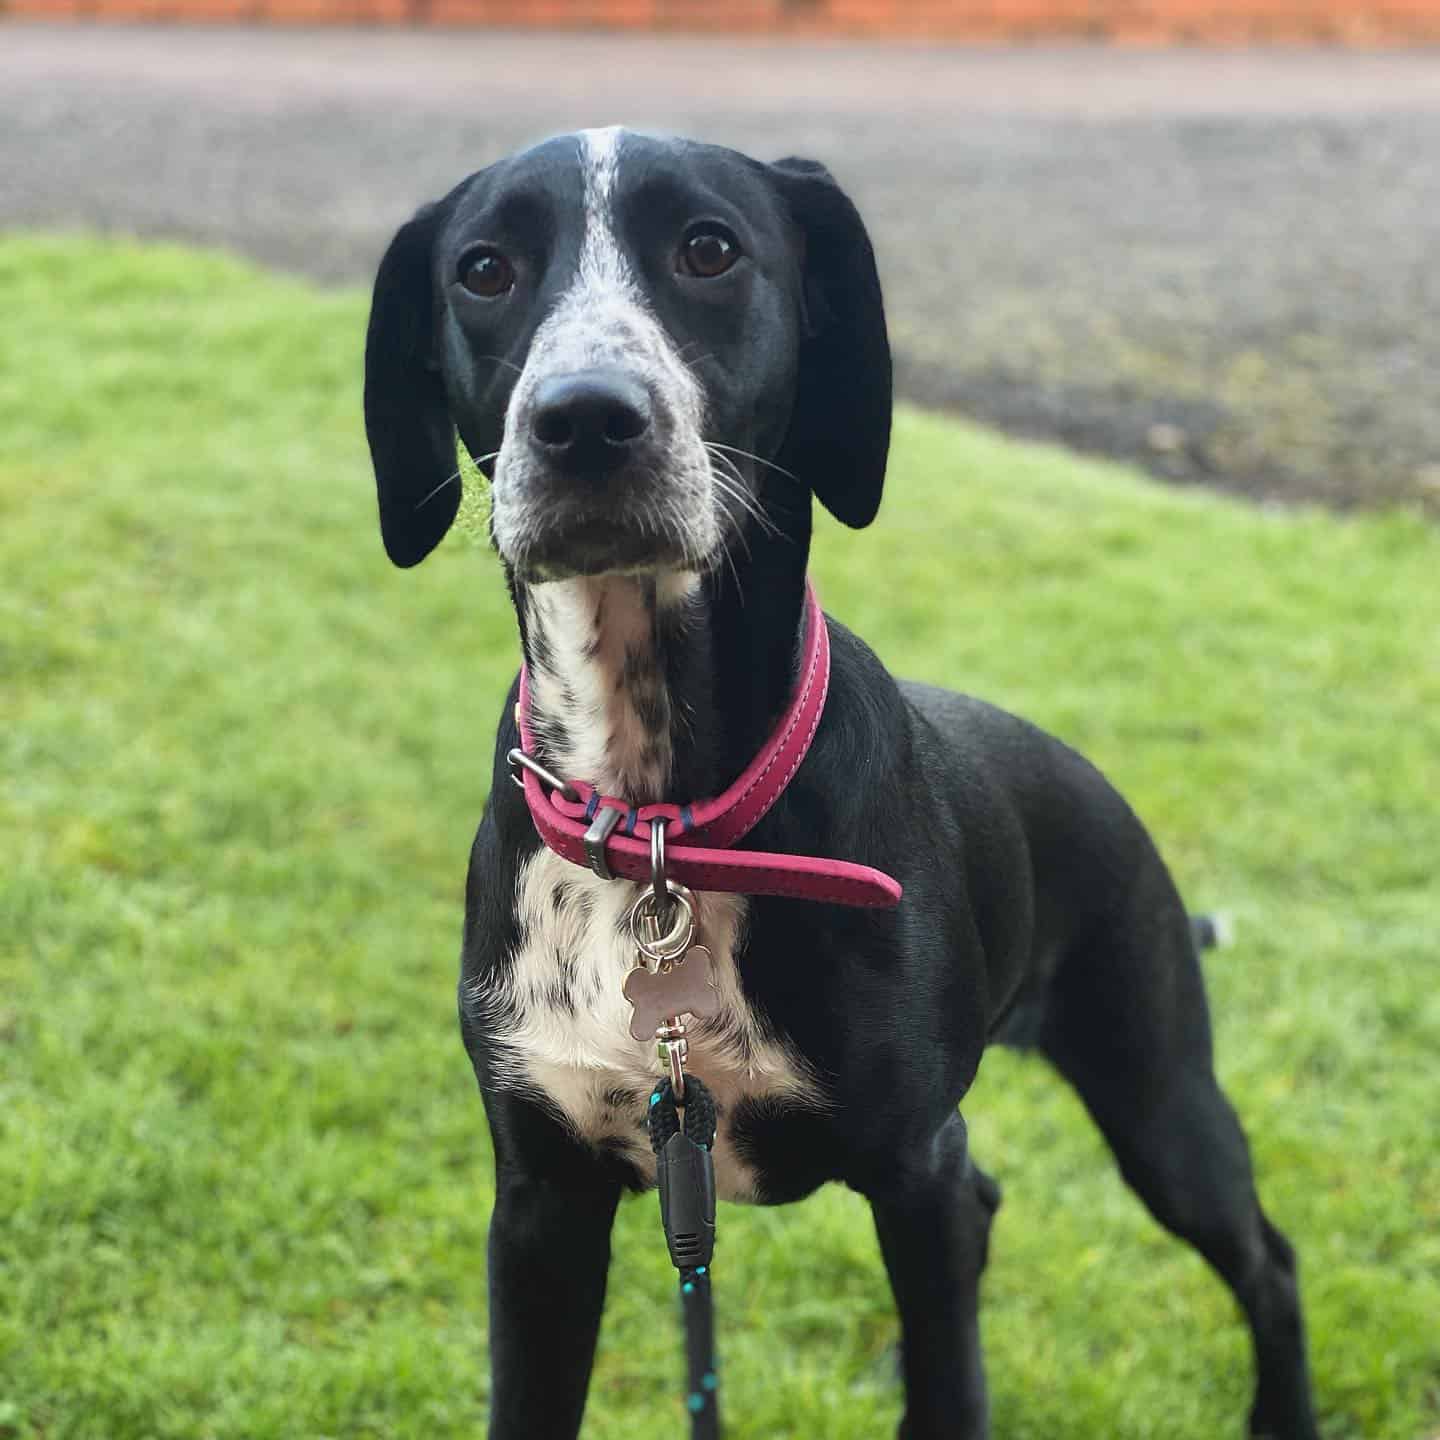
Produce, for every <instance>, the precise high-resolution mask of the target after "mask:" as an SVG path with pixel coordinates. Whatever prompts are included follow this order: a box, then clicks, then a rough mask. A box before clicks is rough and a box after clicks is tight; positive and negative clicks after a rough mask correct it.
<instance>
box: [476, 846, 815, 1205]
mask: <svg viewBox="0 0 1440 1440" xmlns="http://www.w3.org/2000/svg"><path fill="white" fill-rule="evenodd" d="M640 889H641V887H640V886H638V885H634V884H631V883H629V882H627V881H621V880H610V881H606V880H601V879H600V878H599V877H598V876H596V875H592V874H591V873H590V872H589V871H587V870H581V869H580V868H579V867H577V866H575V865H572V864H570V863H569V861H566V860H562V859H561V858H560V857H559V856H558V855H555V854H552V853H551V852H550V851H549V850H544V849H542V850H540V851H538V852H537V853H536V854H535V855H533V856H532V857H531V858H530V859H529V860H527V861H526V862H525V864H524V865H523V866H522V867H521V870H520V876H519V880H518V883H517V886H516V907H517V918H518V921H519V933H520V940H519V944H518V946H517V947H516V950H515V954H514V957H513V962H512V964H511V966H510V968H509V969H508V971H506V972H504V973H503V974H502V975H500V976H499V977H498V978H497V979H495V980H494V981H493V982H492V988H483V987H482V988H480V989H478V990H477V991H476V992H474V993H473V994H472V995H471V996H470V997H469V999H470V1001H471V1003H472V1004H474V1005H476V1006H477V1007H480V1008H481V1009H483V1011H484V1012H485V1013H487V1014H488V1016H489V1017H490V1019H491V1023H492V1025H493V1027H494V1028H493V1032H492V1033H493V1036H494V1040H493V1045H494V1049H493V1052H492V1057H493V1064H494V1066H495V1075H496V1080H497V1083H498V1084H500V1085H502V1086H505V1087H509V1088H512V1089H516V1090H523V1091H534V1092H538V1093H539V1094H540V1095H541V1096H542V1097H543V1098H544V1099H545V1101H546V1102H548V1104H549V1105H550V1106H551V1107H552V1108H553V1109H554V1110H555V1111H556V1112H557V1113H558V1114H559V1115H560V1116H561V1117H562V1118H563V1119H564V1121H565V1122H566V1123H567V1124H568V1125H569V1126H570V1127H571V1128H572V1129H573V1130H574V1131H575V1133H576V1134H577V1135H579V1136H580V1137H581V1138H582V1139H584V1140H586V1141H588V1142H590V1143H592V1144H601V1143H607V1144H608V1145H609V1146H611V1147H614V1148H617V1149H620V1150H621V1151H622V1152H623V1153H624V1154H625V1156H626V1157H627V1158H628V1159H630V1160H631V1161H632V1162H633V1163H634V1164H635V1166H636V1167H637V1168H638V1169H639V1170H640V1172H641V1173H642V1175H644V1176H645V1177H646V1178H647V1179H649V1180H653V1178H654V1168H655V1167H654V1157H653V1155H652V1154H651V1151H650V1145H649V1141H648V1139H647V1136H646V1130H645V1123H646V1109H647V1100H648V1096H649V1093H650V1090H651V1088H652V1086H653V1085H654V1083H655V1080H656V1079H657V1078H658V1077H659V1075H660V1074H661V1065H660V1061H659V1059H658V1057H657V1055H656V1051H655V1044H654V1042H653V1041H638V1040H634V1039H632V1038H631V1035H630V1007H629V1005H628V1004H627V1003H626V1000H625V997H624V995H623V993H622V989H621V987H622V986H623V984H624V981H625V976H626V974H627V973H628V971H629V970H630V968H631V966H632V965H633V964H634V959H635V957H634V951H633V949H632V947H631V945H630V943H629V942H628V940H627V938H626V935H625V934H624V932H623V929H622V924H621V922H622V921H623V918H624V915H625V912H626V911H627V910H628V908H629V907H630V905H631V904H632V903H633V901H634V899H635V897H636V896H637V895H638V894H639V893H640ZM557 901H558V903H557ZM698 909H699V915H698V921H699V929H700V934H699V938H700V939H701V940H702V941H703V942H704V944H705V946H706V947H707V948H708V949H709V951H710V953H711V957H712V962H713V967H714V979H715V987H716V990H717V992H718V1000H719V1005H720V1015H719V1016H718V1017H717V1018H716V1019H715V1020H711V1021H696V1022H692V1026H691V1039H690V1068H691V1069H693V1071H694V1072H695V1074H697V1075H699V1076H701V1077H702V1078H703V1079H704V1081H705V1083H706V1084H707V1085H708V1086H709V1087H710V1089H711V1091H712V1092H713V1093H714V1095H715V1099H716V1101H717V1105H718V1109H719V1112H720V1129H719V1133H718V1135H717V1137H716V1144H715V1150H714V1157H715V1179H716V1187H717V1189H718V1192H719V1193H720V1194H721V1195H722V1196H723V1197H724V1198H725V1199H727V1200H753V1199H755V1198H756V1177H755V1174H754V1172H753V1170H752V1169H751V1167H750V1166H749V1165H748V1164H747V1163H746V1161H745V1160H744V1159H743V1158H742V1157H741V1156H740V1155H738V1154H737V1153H736V1150H735V1146H734V1144H733V1139H732V1136H731V1133H730V1123H729V1122H730V1118H731V1117H732V1116H733V1114H734V1109H735V1106H736V1105H737V1104H738V1103H739V1102H740V1101H741V1100H742V1099H745V1098H747V1097H753V1098H756V1099H763V1100H764V1101H765V1102H766V1103H769V1104H774V1105H777V1106H788V1105H801V1106H806V1107H809V1108H815V1107H818V1106H820V1105H822V1104H823V1099H822V1096H821V1093H820V1091H819V1089H818V1087H817V1085H816V1084H815V1082H814V1080H813V1078H812V1077H811V1076H810V1074H809V1073H808V1071H807V1069H806V1067H805V1065H804V1062H803V1061H802V1060H800V1058H799V1057H798V1056H797V1055H796V1054H795V1053H794V1051H793V1049H792V1048H791V1047H789V1046H787V1045H786V1044H784V1043H782V1042H781V1041H779V1040H777V1039H776V1037H775V1036H774V1035H773V1034H771V1033H770V1031H769V1029H768V1028H767V1027H766V1026H765V1025H763V1024H762V1023H761V1021H760V1020H759V1018H758V1017H757V1016H756V1015H755V1013H754V1012H753V1011H752V1010H751V1009H750V1007H749V1005H748V1004H747V1003H746V1001H745V997H744V994H743V993H742V991H741V987H740V979H739V975H738V973H737V971H736V968H735V951H736V947H737V945H738V944H739V943H740V942H741V939H742V935H743V931H744V925H745V909H746V904H745V901H744V900H743V899H742V898H741V897H739V896H735V895H716V894H706V895H703V896H701V897H699V905H698ZM557 983H558V984H559V986H561V987H562V988H563V989H564V991H565V992H566V993H568V995H569V996H570V997H571V998H570V1003H569V1004H565V1003H561V1002H560V1001H559V999H558V996H557ZM617 1092H625V1097H626V1098H625V1099H624V1101H623V1102H622V1103H619V1104H616V1103H615V1099H616V1098H617Z"/></svg>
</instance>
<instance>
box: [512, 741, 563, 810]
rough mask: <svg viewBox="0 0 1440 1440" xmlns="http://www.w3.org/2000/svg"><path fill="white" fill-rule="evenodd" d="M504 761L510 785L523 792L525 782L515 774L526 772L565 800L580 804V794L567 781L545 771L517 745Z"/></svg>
mask: <svg viewBox="0 0 1440 1440" xmlns="http://www.w3.org/2000/svg"><path fill="white" fill-rule="evenodd" d="M505 759H506V760H507V761H508V762H509V765H510V783H511V784H512V785H518V786H519V787H520V788H521V789H522V790H523V789H524V788H525V782H524V781H523V780H522V779H521V778H520V776H519V775H518V774H517V773H516V772H517V771H519V770H528V771H529V772H530V773H531V774H532V775H533V776H534V777H535V778H536V779H537V780H539V781H540V783H541V784H542V785H548V786H549V787H550V788H551V789H552V790H558V791H559V792H560V794H561V795H563V796H564V797H565V799H567V800H569V801H571V802H573V803H574V804H576V805H578V804H579V803H580V792H579V791H578V790H577V789H576V788H575V787H574V786H573V785H572V784H571V783H570V782H569V781H568V780H562V779H561V778H560V777H559V776H558V775H556V774H554V773H553V772H552V771H550V770H547V769H546V768H545V767H544V766H543V765H542V764H541V763H540V762H539V761H538V760H537V759H536V758H535V757H534V756H533V755H527V754H526V753H525V752H524V751H523V750H522V749H521V748H520V747H519V746H518V745H517V746H516V747H515V748H514V749H513V750H511V751H509V752H508V753H507V754H506V756H505Z"/></svg>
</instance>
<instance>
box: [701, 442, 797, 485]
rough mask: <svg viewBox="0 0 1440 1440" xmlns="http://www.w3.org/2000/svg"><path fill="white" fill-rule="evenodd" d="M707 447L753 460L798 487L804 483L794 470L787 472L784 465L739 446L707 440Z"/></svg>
mask: <svg viewBox="0 0 1440 1440" xmlns="http://www.w3.org/2000/svg"><path fill="white" fill-rule="evenodd" d="M705 445H706V447H707V448H713V449H716V450H723V451H725V453H726V454H728V455H739V456H740V457H741V459H743V460H753V461H754V462H755V463H756V464H757V465H763V466H764V467H765V468H766V469H767V470H773V471H775V473H776V474H777V475H783V476H785V478H786V479H787V480H793V481H795V483H796V484H797V485H799V484H803V483H804V482H803V481H802V480H801V479H800V477H799V476H798V475H797V474H796V473H795V472H794V471H793V470H787V469H786V468H785V467H784V466H783V465H777V464H776V463H775V462H774V461H773V460H766V459H765V458H764V457H763V456H760V455H756V454H754V453H753V452H752V451H750V450H742V449H740V447H739V446H738V445H722V444H721V443H720V442H719V441H718V440H707V441H705Z"/></svg>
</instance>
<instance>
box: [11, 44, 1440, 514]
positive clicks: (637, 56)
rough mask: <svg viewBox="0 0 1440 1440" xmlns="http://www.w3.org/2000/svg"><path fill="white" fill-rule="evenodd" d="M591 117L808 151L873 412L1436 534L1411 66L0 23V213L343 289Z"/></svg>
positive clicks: (1435, 331)
mask: <svg viewBox="0 0 1440 1440" xmlns="http://www.w3.org/2000/svg"><path fill="white" fill-rule="evenodd" d="M615 122H622V123H628V124H633V125H641V126H649V127H652V128H663V129H671V130H678V131H683V132H688V133H694V134H699V135H702V136H704V137H706V138H711V139H716V140H721V141H725V142H728V143H731V144H734V145H737V146H740V147H741V148H744V149H747V150H750V151H751V152H753V153H755V154H758V155H762V156H766V157H772V158H773V157H775V156H777V155H779V154H783V153H801V154H810V155H814V156H818V157H820V158H822V159H824V160H826V161H827V162H828V163H829V164H830V165H831V167H832V168H833V169H834V170H835V171H836V172H837V174H838V175H839V176H840V177H841V178H842V179H843V180H844V181H845V183H846V184H847V185H848V186H849V187H850V189H851V190H852V191H853V193H854V194H855V195H856V197H857V199H858V200H859V202H860V204H861V206H862V209H863V210H864V211H865V212H866V214H867V215H868V217H869V218H870V220H871V223H872V228H873V230H874V232H875V236H876V241H877V246H878V249H879V251H880V255H881V264H882V270H883V272H884V276H885V280H886V284H887V292H888V295H889V301H890V307H891V316H892V326H893V331H894V338H895V342H896V350H897V357H898V361H899V374H900V377H901V384H902V388H903V389H904V390H905V392H906V393H908V394H909V395H911V396H913V397H916V398H918V399H921V400H924V401H927V402H930V403H938V404H943V405H948V406H951V407H953V408H955V409H958V410H960V411H963V412H966V413H969V414H972V415H976V416H979V417H982V418H984V419H987V420H990V421H993V422H996V423H999V424H1001V425H1004V426H1006V427H1007V428H1010V429H1012V430H1015V431H1018V432H1022V433H1036V434H1043V435H1050V436H1058V437H1060V438H1063V439H1065V440H1067V441H1069V442H1071V443H1073V444H1077V445H1080V446H1082V447H1087V448H1093V449H1097V450H1101V451H1105V452H1107V453H1114V454H1121V455H1130V456H1135V457H1137V458H1139V459H1141V460H1142V461H1143V462H1144V463H1146V464H1148V465H1150V466H1151V467H1152V468H1154V469H1155V470H1156V471H1157V472H1158V473H1161V474H1165V475H1168V476H1170V477H1171V478H1173V479H1176V480H1179V481H1192V480H1201V481H1207V482H1209V483H1217V484H1221V485H1225V486H1227V487H1230V488H1235V489H1240V490H1244V491H1247V492H1250V493H1253V494H1257V495H1265V496H1273V497H1282V498H1301V497H1318V498H1321V499H1324V500H1327V501H1330V502H1333V503H1338V504H1348V503H1353V502H1357V501H1383V500H1395V499H1413V500H1419V501H1421V502H1422V503H1426V504H1428V505H1431V506H1433V507H1435V509H1436V510H1437V511H1440V263H1437V262H1440V243H1437V242H1440V54H1437V53H1433V52H1432V53H1430V54H1371V55H1366V54H1346V53H1327V52H1304V51H1284V52H1274V53H1268V54H1266V53H1246V52H1233V53H1231V52H1194V53H1188V52H1160V51H1156V52H1145V51H1123V50H1092V49H1084V48H1071V49H1024V50H1004V49H968V50H967V49H938V48H924V47H918V46H893V47H876V46H862V45H858V44H857V45H851V44H838V43H808V42H807V43H798V42H794V43H787V42H764V41H732V40H722V39H713V38H711V39H683V38H676V37H656V38H651V37H644V38H627V37H613V36H601V35H594V36H574V35H572V36H558V35H549V34H547V35H534V36H530V35H522V34H514V33H483V32H474V31H471V32H463V33H433V32H432V33H417V32H393V33H386V32H379V31H376V32H333V31H331V32H303V31H302V32H274V31H271V32H257V31H246V30H227V29H221V30H171V29H148V28H147V29H78V28H63V29H61V28H56V29H50V28H44V27H34V26H21V25H18V24H11V25H8V26H7V25H3V24H0V225H5V224H15V223H27V224H37V223H38V224H46V225H54V224H74V223H79V224H85V225H98V226H104V227H117V228H122V229H127V230H135V231H139V232H141V233H145V234H178V235H183V236H190V237H195V238H198V239H202V240H205V241H208V242H213V243H219V244H222V245H228V246H232V247H234V248H236V249H239V250H243V251H245V252H247V253H250V254H252V255H255V256H258V257H260V258H261V259H263V260H266V261H269V262H273V263H276V264H279V265H282V266H287V267H291V268H294V269H298V270H302V271H305V272H307V273H310V274H313V275H315V276H317V277H320V278H322V279H325V280H366V279H368V278H369V275H370V273H371V271H372V268H373V265H374V262H375V260H376V258H377V256H378V254H379V252H380V250H381V248H382V247H383V244H384V242H385V240H386V239H387V238H388V236H389V234H390V233H391V231H392V230H393V228H394V227H395V225H396V224H397V223H398V222H399V221H400V220H401V219H403V218H404V217H405V216H406V215H407V214H408V212H409V211H410V210H411V209H412V208H413V207H414V206H415V205H416V204H417V203H418V202H420V201H422V200H424V199H427V198H429V197H431V196H433V195H435V194H437V193H439V192H440V191H441V190H443V189H444V188H446V187H447V186H448V185H449V184H450V183H451V182H452V181H453V180H454V179H456V178H458V177H459V176H460V175H461V174H463V173H465V172H467V171H468V170H470V169H474V168H476V167H478V166H480V165H483V164H485V163H486V162H487V161H488V160H490V159H492V158H494V157H495V156H497V155H499V154H501V153H503V152H504V151H506V150H508V149H510V148H512V147H514V146H516V145H518V144H520V143H522V142H524V141H526V140H528V139H532V138H535V137H538V136H541V135H544V134H546V133H549V132H552V131H555V130H558V129H566V128H571V127H574V126H579V125H585V124H606V123H615Z"/></svg>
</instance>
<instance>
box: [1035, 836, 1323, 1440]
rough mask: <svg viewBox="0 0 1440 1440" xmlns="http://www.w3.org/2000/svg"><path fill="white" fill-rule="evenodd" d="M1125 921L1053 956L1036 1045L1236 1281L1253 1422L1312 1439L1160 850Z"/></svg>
mask: <svg viewBox="0 0 1440 1440" xmlns="http://www.w3.org/2000/svg"><path fill="white" fill-rule="evenodd" d="M1123 908H1124V915H1123V918H1122V919H1121V921H1120V923H1118V924H1115V925H1113V926H1108V927H1106V928H1105V930H1104V933H1096V934H1092V935H1091V936H1090V937H1089V938H1088V940H1087V941H1086V943H1085V944H1084V945H1082V946H1081V947H1079V948H1078V949H1077V950H1076V951H1075V952H1074V953H1072V954H1070V955H1068V956H1067V957H1066V958H1065V959H1064V961H1063V962H1062V964H1061V966H1060V969H1059V971H1058V972H1057V974H1056V976H1055V980H1054V988H1053V990H1052V992H1051V994H1050V996H1049V997H1048V1003H1047V1004H1046V1006H1045V1019H1044V1022H1043V1025H1042V1027H1041V1032H1040V1048H1041V1049H1042V1050H1043V1051H1044V1052H1045V1053H1046V1054H1047V1055H1048V1056H1049V1057H1050V1059H1051V1060H1052V1062H1053V1063H1054V1064H1055V1065H1056V1066H1057V1067H1058V1069H1059V1070H1060V1071H1061V1073H1062V1074H1064V1075H1065V1076H1066V1077H1067V1078H1068V1079H1069V1080H1070V1081H1071V1082H1072V1083H1073V1084H1074V1085H1075V1087H1076V1089H1077V1090H1078V1091H1079V1092H1080V1096H1081V1098H1082V1099H1083V1100H1084V1102H1085V1104H1086V1106H1087V1108H1088V1109H1089V1111H1090V1113H1091V1115H1093V1116H1094V1118H1095V1120H1096V1121H1097V1123H1098V1124H1099V1126H1100V1128H1101V1130H1102V1131H1103V1132H1104V1134H1105V1137H1106V1139H1107V1140H1108V1141H1109V1143H1110V1146H1111V1148H1112V1149H1113V1150H1114V1152H1115V1156H1116V1158H1117V1160H1118V1161H1119V1163H1120V1169H1121V1172H1122V1173H1123V1174H1124V1176H1125V1179H1126V1180H1127V1182H1128V1183H1129V1184H1130V1186H1131V1187H1132V1188H1133V1189H1134V1190H1135V1192H1136V1193H1137V1194H1138V1195H1139V1196H1140V1198H1141V1199H1142V1200H1143V1201H1144V1202H1145V1204H1146V1205H1147V1206H1148V1207H1149V1209H1150V1211H1151V1213H1152V1214H1153V1215H1154V1216H1155V1218H1156V1219H1157V1220H1159V1221H1160V1223H1161V1224H1162V1225H1164V1226H1165V1227H1166V1228H1167V1229H1169V1230H1171V1231H1172V1232H1173V1233H1174V1234H1176V1235H1178V1236H1180V1237H1181V1238H1182V1239H1184V1240H1187V1241H1189V1243H1190V1244H1191V1245H1193V1246H1194V1247H1195V1248H1196V1249H1197V1250H1198V1251H1199V1252H1200V1254H1201V1255H1203V1256H1204V1257H1205V1259H1206V1260H1207V1261H1209V1263H1210V1264H1211V1266H1212V1267H1213V1268H1214V1269H1215V1270H1216V1271H1217V1272H1218V1273H1219V1274H1220V1276H1221V1277H1222V1278H1223V1279H1224V1280H1225V1282H1226V1283H1227V1284H1228V1285H1229V1286H1230V1288H1231V1290H1232V1291H1233V1292H1234V1294H1235V1297H1236V1299H1237V1300H1238V1301H1239V1303H1240V1306H1241V1308H1242V1310H1243V1311H1244V1313H1245V1316H1246V1318H1247V1320H1248V1321H1249V1324H1250V1330H1251V1333H1252V1336H1253V1340H1254V1347H1255V1365H1256V1391H1255V1402H1254V1405H1253V1408H1252V1410H1251V1416H1250V1430H1251V1434H1252V1435H1254V1436H1267V1437H1274V1440H1317V1436H1318V1433H1319V1432H1318V1431H1317V1429H1316V1426H1315V1419H1314V1416H1313V1413H1312V1409H1311V1399H1310V1382H1309V1374H1308V1367H1307V1363H1306V1357H1305V1334H1304V1324H1303V1321H1302V1318H1301V1311H1300V1295H1299V1286H1298V1280H1297V1275H1296V1265H1295V1256H1294V1252H1293V1251H1292V1250H1291V1248H1290V1245H1289V1244H1288V1243H1287V1241H1286V1239H1285V1237H1284V1236H1283V1235H1282V1234H1281V1233H1280V1232H1279V1231H1278V1230H1277V1229H1276V1228H1275V1227H1274V1226H1273V1225H1272V1224H1271V1223H1270V1221H1269V1220H1268V1219H1267V1218H1266V1217H1265V1214H1264V1212H1263V1211H1262V1210H1261V1208H1260V1202H1259V1199H1258V1197H1257V1196H1256V1193H1255V1184H1254V1179H1253V1176H1252V1174H1251V1168H1250V1152H1249V1147H1248V1146H1247V1144H1246V1141H1245V1136H1244V1134H1243V1132H1242V1131H1241V1129H1240V1125H1239V1122H1238V1121H1237V1120H1236V1118H1235V1112H1234V1111H1233V1110H1232V1109H1231V1107H1230V1104H1229V1102H1228V1101H1227V1100H1226V1098H1225V1096H1224V1094H1223V1093H1222V1092H1221V1090H1220V1087H1219V1085H1218V1084H1217V1082H1216V1079H1215V1073H1214V1068H1213V1063H1212V1051H1211V1037H1210V1018H1209V1012H1208V1009H1207V1007H1206V1003H1205V991H1204V985H1203V982H1202V980H1201V975H1200V967H1199V962H1198V959H1197V956H1196V952H1195V946H1194V938H1193V935H1192V933H1191V926H1190V922H1189V920H1188V918H1187V917H1186V915H1185V912H1184V910H1183V908H1182V907H1181V904H1180V901H1179V897H1178V896H1177V895H1176V894H1175V890H1174V886H1173V885H1172V884H1171V881H1170V877H1169V875H1168V874H1167V873H1166V871H1165V868H1164V866H1163V864H1161V862H1160V860H1159V858H1158V856H1154V857H1153V858H1152V860H1150V861H1147V863H1146V865H1145V866H1144V867H1142V875H1141V878H1140V881H1139V883H1138V884H1136V885H1134V886H1133V888H1132V889H1131V891H1130V893H1129V896H1128V897H1127V900H1126V902H1125V904H1124V907H1123Z"/></svg>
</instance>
